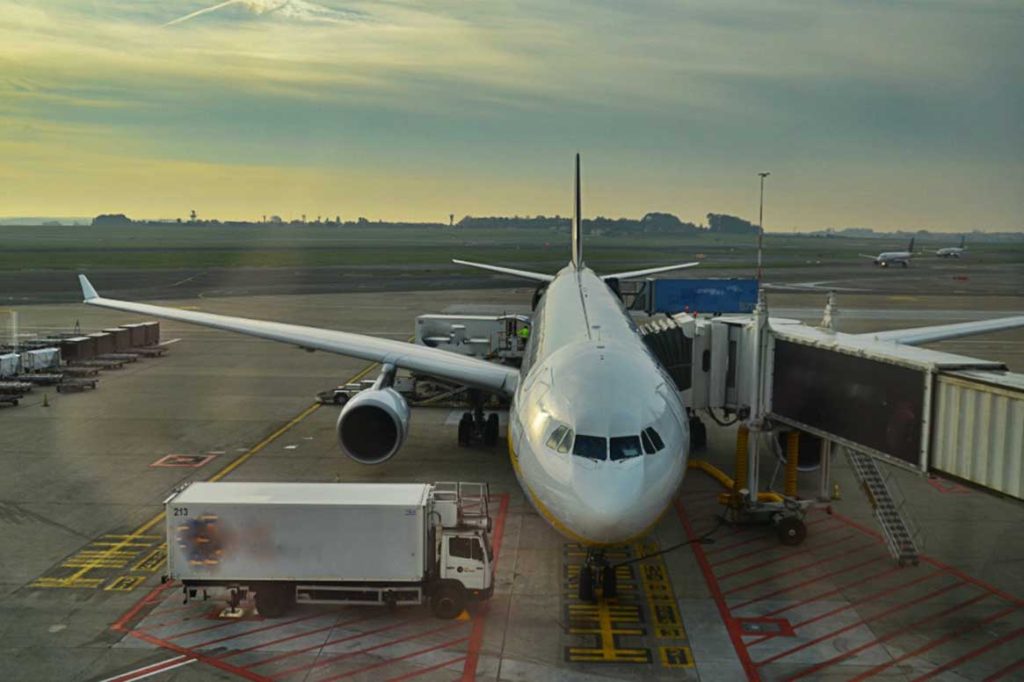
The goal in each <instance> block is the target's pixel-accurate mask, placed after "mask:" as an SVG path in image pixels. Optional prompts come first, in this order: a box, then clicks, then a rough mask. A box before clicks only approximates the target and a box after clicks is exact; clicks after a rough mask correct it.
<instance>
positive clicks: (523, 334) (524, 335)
mask: <svg viewBox="0 0 1024 682" xmlns="http://www.w3.org/2000/svg"><path fill="white" fill-rule="evenodd" d="M516 335H517V336H518V337H519V340H520V341H522V342H523V348H526V342H527V341H529V340H530V325H528V324H524V325H523V326H522V327H520V328H519V329H517V330H516Z"/></svg>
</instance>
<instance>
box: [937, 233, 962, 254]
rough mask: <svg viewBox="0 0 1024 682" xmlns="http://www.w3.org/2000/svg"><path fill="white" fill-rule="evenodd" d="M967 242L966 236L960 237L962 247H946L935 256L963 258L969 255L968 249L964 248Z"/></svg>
mask: <svg viewBox="0 0 1024 682" xmlns="http://www.w3.org/2000/svg"><path fill="white" fill-rule="evenodd" d="M966 240H967V236H966V235H960V246H946V247H944V248H941V249H939V250H938V251H936V252H935V255H936V256H938V257H939V258H962V257H963V256H965V255H966V254H967V247H966V246H964V242H965V241H966Z"/></svg>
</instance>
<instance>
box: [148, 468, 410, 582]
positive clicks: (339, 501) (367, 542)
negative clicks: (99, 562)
mask: <svg viewBox="0 0 1024 682" xmlns="http://www.w3.org/2000/svg"><path fill="white" fill-rule="evenodd" d="M429 489H430V486H429V485H427V484H418V483H411V484H380V483H230V482H217V483H192V484H191V485H189V486H187V487H186V488H184V489H183V490H181V491H179V492H176V493H175V494H174V495H172V496H171V497H169V498H168V499H167V501H166V502H165V506H166V512H167V538H168V542H167V545H168V562H167V567H168V576H169V577H170V578H172V579H176V580H180V581H182V582H186V583H189V582H194V583H203V582H206V583H211V584H216V583H230V582H235V581H237V582H239V583H245V582H246V581H266V580H280V581H294V582H313V581H324V582H344V581H396V582H400V581H407V582H418V581H421V580H423V578H424V574H425V572H426V566H427V559H428V557H427V556H426V554H427V542H426V529H427V527H428V525H429V524H428V520H427V519H426V518H425V514H426V508H427V501H428V493H429Z"/></svg>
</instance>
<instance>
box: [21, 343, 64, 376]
mask: <svg viewBox="0 0 1024 682" xmlns="http://www.w3.org/2000/svg"><path fill="white" fill-rule="evenodd" d="M21 367H22V369H23V370H24V371H26V372H42V371H43V370H47V369H56V368H57V367H60V349H59V348H39V349H36V350H29V351H25V352H24V353H22V354H21Z"/></svg>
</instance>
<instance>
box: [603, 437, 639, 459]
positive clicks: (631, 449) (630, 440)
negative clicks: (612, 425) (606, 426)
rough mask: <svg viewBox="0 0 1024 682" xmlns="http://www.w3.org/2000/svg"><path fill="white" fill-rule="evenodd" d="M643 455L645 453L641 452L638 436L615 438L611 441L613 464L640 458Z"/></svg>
mask: <svg viewBox="0 0 1024 682" xmlns="http://www.w3.org/2000/svg"><path fill="white" fill-rule="evenodd" d="M642 454H643V452H641V451H640V438H639V437H638V436H615V437H613V438H612V439H611V457H612V461H613V462H616V461H618V460H620V459H630V458H631V457H639V456H640V455H642Z"/></svg>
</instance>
